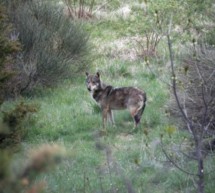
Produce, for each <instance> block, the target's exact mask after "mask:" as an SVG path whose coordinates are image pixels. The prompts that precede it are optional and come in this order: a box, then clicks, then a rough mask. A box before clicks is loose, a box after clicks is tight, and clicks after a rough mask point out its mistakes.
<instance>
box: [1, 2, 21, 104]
mask: <svg viewBox="0 0 215 193" xmlns="http://www.w3.org/2000/svg"><path fill="white" fill-rule="evenodd" d="M12 29H13V27H12V25H11V24H10V22H9V20H8V16H7V13H6V9H5V7H4V6H3V5H2V4H0V105H1V103H2V102H3V101H4V98H5V95H6V92H7V90H8V88H7V83H8V81H10V80H11V79H12V77H13V76H14V74H15V72H14V71H13V70H12V69H11V65H12V64H13V62H14V60H13V59H14V56H13V55H14V53H16V52H18V51H19V50H20V44H19V42H18V41H17V40H16V39H14V38H13V36H11V31H12Z"/></svg>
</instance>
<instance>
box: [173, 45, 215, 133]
mask: <svg viewBox="0 0 215 193" xmlns="http://www.w3.org/2000/svg"><path fill="white" fill-rule="evenodd" d="M214 61H215V49H214V48H208V47H197V48H196V49H195V51H194V52H188V54H186V56H185V57H184V59H183V65H182V67H181V68H180V69H179V71H180V72H179V74H178V77H177V82H178V93H179V97H180V101H183V104H181V106H182V107H183V108H184V109H186V114H187V116H188V118H189V120H192V122H193V124H194V125H196V126H195V127H196V128H198V129H200V130H201V129H202V128H201V126H206V125H207V124H208V129H212V130H214V129H215V117H214V114H215V76H214V74H215V70H214V69H215V62H214ZM174 107H175V106H174V105H173V106H172V107H171V109H172V111H173V112H174V113H173V114H174V115H177V117H179V115H180V113H179V110H178V108H174Z"/></svg>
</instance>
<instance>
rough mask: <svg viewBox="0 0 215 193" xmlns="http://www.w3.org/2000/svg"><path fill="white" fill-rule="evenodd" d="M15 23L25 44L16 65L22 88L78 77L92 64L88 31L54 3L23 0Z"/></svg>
mask: <svg viewBox="0 0 215 193" xmlns="http://www.w3.org/2000/svg"><path fill="white" fill-rule="evenodd" d="M14 23H15V24H16V30H17V33H19V39H20V42H21V43H22V45H23V51H22V53H20V55H19V57H17V63H16V66H15V68H16V70H17V71H19V78H18V81H17V82H19V87H20V88H18V90H19V91H20V92H22V91H24V90H26V89H31V88H34V87H35V86H36V85H43V86H50V85H55V84H57V83H58V82H59V81H61V80H63V79H65V78H74V76H75V75H76V74H77V73H79V72H80V71H82V70H83V69H84V68H86V66H87V65H88V63H89V61H87V57H86V56H87V41H88V35H87V34H86V33H85V32H84V30H83V28H82V26H81V25H80V24H78V23H76V22H74V21H72V20H70V19H69V18H68V17H66V16H65V15H64V14H63V11H62V10H61V9H60V8H58V7H57V6H55V5H54V4H52V3H44V2H39V1H32V2H25V3H22V4H20V6H18V8H17V9H16V10H15V11H14ZM17 87H18V86H17Z"/></svg>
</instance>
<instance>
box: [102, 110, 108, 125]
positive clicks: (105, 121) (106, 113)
mask: <svg viewBox="0 0 215 193" xmlns="http://www.w3.org/2000/svg"><path fill="white" fill-rule="evenodd" d="M107 115H108V109H107V108H102V126H103V129H105V128H106V125H107Z"/></svg>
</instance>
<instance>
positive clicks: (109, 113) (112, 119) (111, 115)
mask: <svg viewBox="0 0 215 193" xmlns="http://www.w3.org/2000/svg"><path fill="white" fill-rule="evenodd" d="M108 118H109V120H110V122H111V124H112V125H113V126H115V122H114V117H113V112H112V111H111V109H109V110H108Z"/></svg>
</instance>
